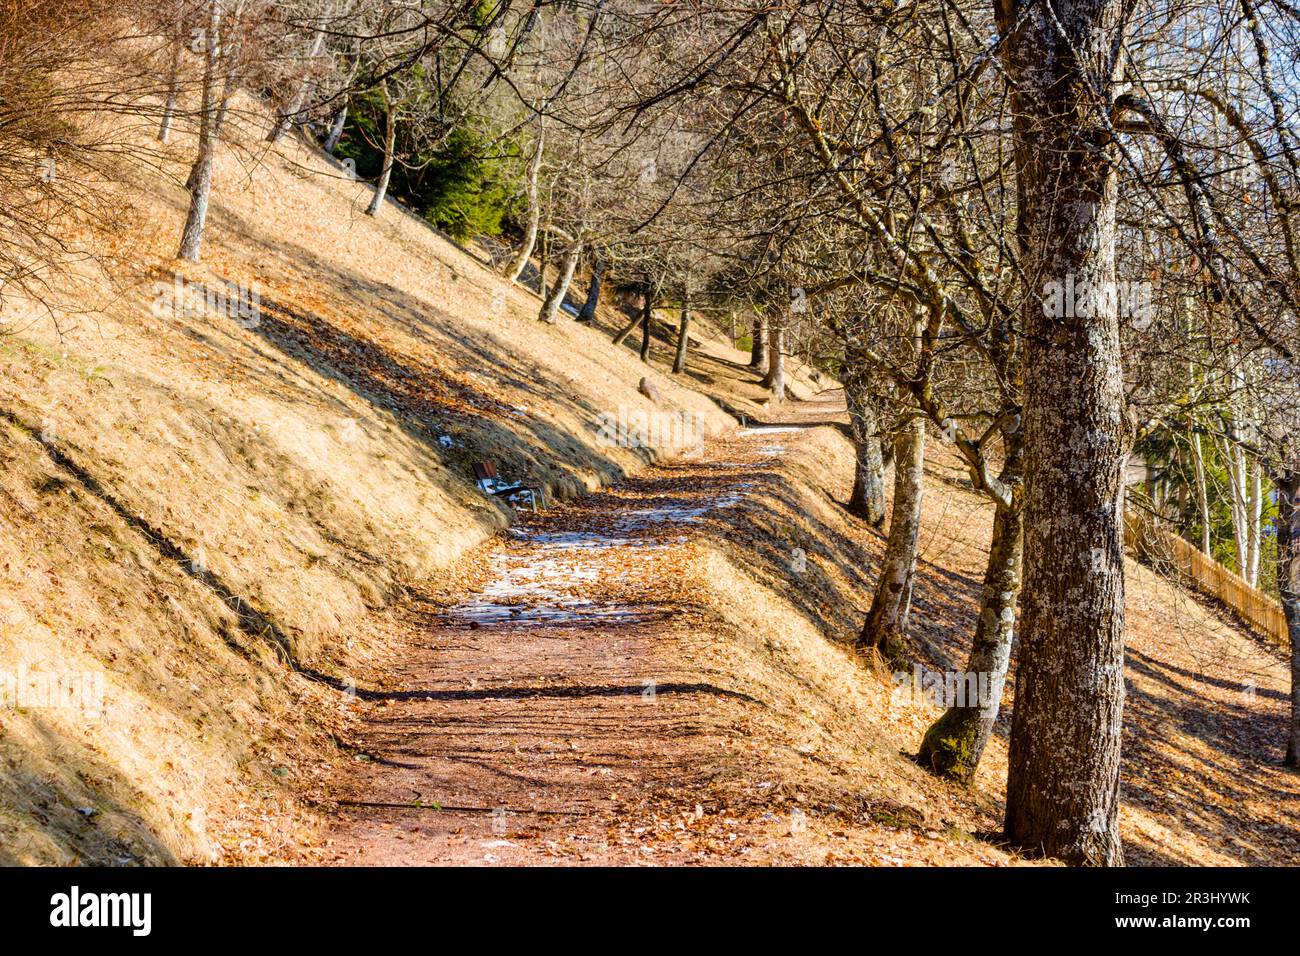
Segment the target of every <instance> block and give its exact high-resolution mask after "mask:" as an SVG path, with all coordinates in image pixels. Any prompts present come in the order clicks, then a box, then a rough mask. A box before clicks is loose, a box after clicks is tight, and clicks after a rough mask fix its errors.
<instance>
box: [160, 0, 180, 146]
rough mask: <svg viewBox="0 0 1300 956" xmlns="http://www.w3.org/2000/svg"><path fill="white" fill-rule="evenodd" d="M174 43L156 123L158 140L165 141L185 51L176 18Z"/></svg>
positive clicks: (169, 127)
mask: <svg viewBox="0 0 1300 956" xmlns="http://www.w3.org/2000/svg"><path fill="white" fill-rule="evenodd" d="M176 32H177V35H176V44H175V46H174V47H173V48H172V62H171V66H170V67H169V68H168V70H167V101H166V102H165V103H164V104H163V114H162V120H161V121H160V122H159V123H158V141H159V142H160V143H165V142H167V140H168V139H170V138H171V134H172V120H173V119H174V118H175V116H176V97H177V96H178V95H179V94H180V85H181V57H182V56H183V55H184V52H185V40H184V33H185V31H184V23H183V21H182V20H181V19H180V18H178V19H177V24H176Z"/></svg>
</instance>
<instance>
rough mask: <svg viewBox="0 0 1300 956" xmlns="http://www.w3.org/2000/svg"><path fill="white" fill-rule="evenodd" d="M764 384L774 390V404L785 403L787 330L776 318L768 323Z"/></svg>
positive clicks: (772, 399)
mask: <svg viewBox="0 0 1300 956" xmlns="http://www.w3.org/2000/svg"><path fill="white" fill-rule="evenodd" d="M762 384H763V387H764V388H770V389H771V390H772V398H771V401H772V402H773V403H776V404H780V403H781V402H784V401H785V329H784V328H783V327H782V325H781V322H780V321H779V320H777V319H776V318H770V319H768V322H767V374H766V375H764V376H763V382H762Z"/></svg>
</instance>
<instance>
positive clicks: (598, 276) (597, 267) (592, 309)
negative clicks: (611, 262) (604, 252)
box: [578, 259, 605, 324]
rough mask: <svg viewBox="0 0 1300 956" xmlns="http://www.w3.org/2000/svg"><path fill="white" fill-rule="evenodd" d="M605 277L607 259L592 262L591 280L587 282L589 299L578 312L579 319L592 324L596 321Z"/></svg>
mask: <svg viewBox="0 0 1300 956" xmlns="http://www.w3.org/2000/svg"><path fill="white" fill-rule="evenodd" d="M604 278H605V260H604V259H597V260H596V261H595V262H593V263H592V264H591V282H589V283H588V284H587V301H586V302H584V303H582V310H581V311H580V312H578V321H579V322H583V323H586V324H591V323H593V322H595V321H596V308H597V307H598V306H599V305H600V284H601V282H602V280H603V279H604Z"/></svg>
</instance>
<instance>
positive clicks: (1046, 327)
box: [997, 0, 1127, 865]
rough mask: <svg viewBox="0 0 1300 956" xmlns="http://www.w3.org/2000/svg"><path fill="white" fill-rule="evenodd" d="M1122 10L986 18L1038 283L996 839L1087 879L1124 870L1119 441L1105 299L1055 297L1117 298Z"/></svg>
mask: <svg viewBox="0 0 1300 956" xmlns="http://www.w3.org/2000/svg"><path fill="white" fill-rule="evenodd" d="M1126 9H1127V7H1126V6H1125V4H1124V3H1123V2H1122V0H1056V2H1055V3H1053V4H1051V5H1046V4H1041V3H1034V2H1033V0H999V6H998V10H997V13H998V24H999V28H1000V30H1002V31H1003V35H1005V36H1007V37H1008V39H1007V43H1006V45H1005V48H1004V58H1005V64H1006V69H1007V73H1008V75H1009V76H1010V78H1011V80H1012V82H1013V84H1014V92H1013V96H1012V106H1011V109H1012V118H1013V128H1014V137H1015V159H1016V167H1017V188H1018V192H1019V213H1020V217H1021V220H1020V223H1019V224H1018V229H1019V239H1020V242H1021V244H1022V256H1021V262H1022V265H1023V268H1024V271H1025V274H1026V275H1028V276H1033V277H1034V280H1033V281H1034V283H1035V284H1037V283H1044V285H1043V286H1041V287H1031V288H1029V289H1028V290H1027V292H1028V295H1026V297H1025V304H1024V312H1023V315H1022V320H1023V324H1024V330H1025V381H1024V395H1025V408H1024V429H1025V463H1026V489H1025V513H1024V521H1025V573H1024V578H1025V581H1024V610H1023V614H1022V619H1021V642H1020V654H1019V668H1018V671H1017V678H1016V703H1015V712H1014V716H1013V721H1012V729H1011V747H1010V753H1009V760H1008V762H1009V769H1008V775H1007V804H1006V822H1005V826H1006V833H1007V835H1008V837H1009V838H1010V839H1011V840H1012V841H1013V842H1015V843H1016V844H1018V845H1020V846H1022V847H1025V848H1028V849H1031V850H1033V851H1035V852H1041V853H1044V854H1046V855H1048V856H1054V857H1059V858H1061V859H1063V860H1064V861H1065V862H1067V863H1071V864H1084V865H1119V864H1121V863H1122V862H1123V852H1122V848H1121V844H1120V837H1119V826H1118V815H1119V771H1120V731H1121V713H1122V710H1123V703H1124V672H1123V668H1124V548H1123V543H1124V541H1123V491H1124V485H1123V470H1124V463H1125V460H1126V458H1127V447H1126V445H1127V434H1126V432H1127V429H1126V427H1125V414H1124V412H1125V406H1124V391H1123V375H1122V367H1121V359H1120V342H1119V321H1118V315H1117V308H1116V302H1115V297H1114V296H1113V295H1110V296H1107V295H1100V294H1099V295H1097V296H1095V297H1094V298H1093V299H1092V302H1091V305H1092V307H1091V308H1090V309H1086V310H1070V309H1061V308H1057V307H1056V305H1055V304H1054V300H1053V295H1052V293H1051V289H1052V287H1051V285H1050V283H1053V282H1055V283H1065V282H1067V281H1070V280H1071V279H1072V280H1073V282H1074V284H1075V288H1076V289H1077V288H1078V287H1079V285H1080V283H1085V284H1086V285H1087V286H1088V287H1089V288H1091V289H1096V290H1099V291H1101V290H1105V289H1114V288H1115V285H1114V283H1115V211H1116V188H1117V187H1116V177H1115V169H1116V167H1117V160H1116V157H1115V155H1114V145H1113V139H1114V137H1113V134H1112V130H1113V127H1112V126H1111V125H1110V123H1109V118H1108V115H1107V113H1108V111H1109V109H1110V105H1109V97H1110V96H1111V91H1112V89H1113V87H1114V84H1115V82H1116V79H1117V77H1118V73H1119V69H1120V66H1119V63H1118V59H1117V52H1116V51H1118V50H1120V49H1122V44H1121V43H1120V42H1119V40H1120V38H1121V36H1122V34H1123V23H1122V17H1123V15H1124V11H1125V10H1126ZM1017 20H1018V26H1017V25H1016V24H1017ZM1062 34H1064V35H1062ZM1094 91H1095V92H1094ZM1096 93H1100V97H1099V96H1098V95H1096ZM1058 288H1059V286H1058ZM1071 311H1083V312H1086V313H1087V314H1085V315H1071V314H1065V313H1069V312H1071Z"/></svg>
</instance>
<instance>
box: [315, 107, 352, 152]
mask: <svg viewBox="0 0 1300 956" xmlns="http://www.w3.org/2000/svg"><path fill="white" fill-rule="evenodd" d="M347 125H348V108H347V107H346V106H344V107H343V109H341V110H339V111H338V113H337V114H335V116H334V124H333V125H332V126H331V127H330V134H329V136H327V137H325V144H324V145H323V146H322V147H321V148H322V149H324V150H325V152H327V153H329V154H330V155H331V156H333V155H334V150H336V149H338V148H339V140H341V139H342V138H343V129H344V128H345V127H346V126H347Z"/></svg>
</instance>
